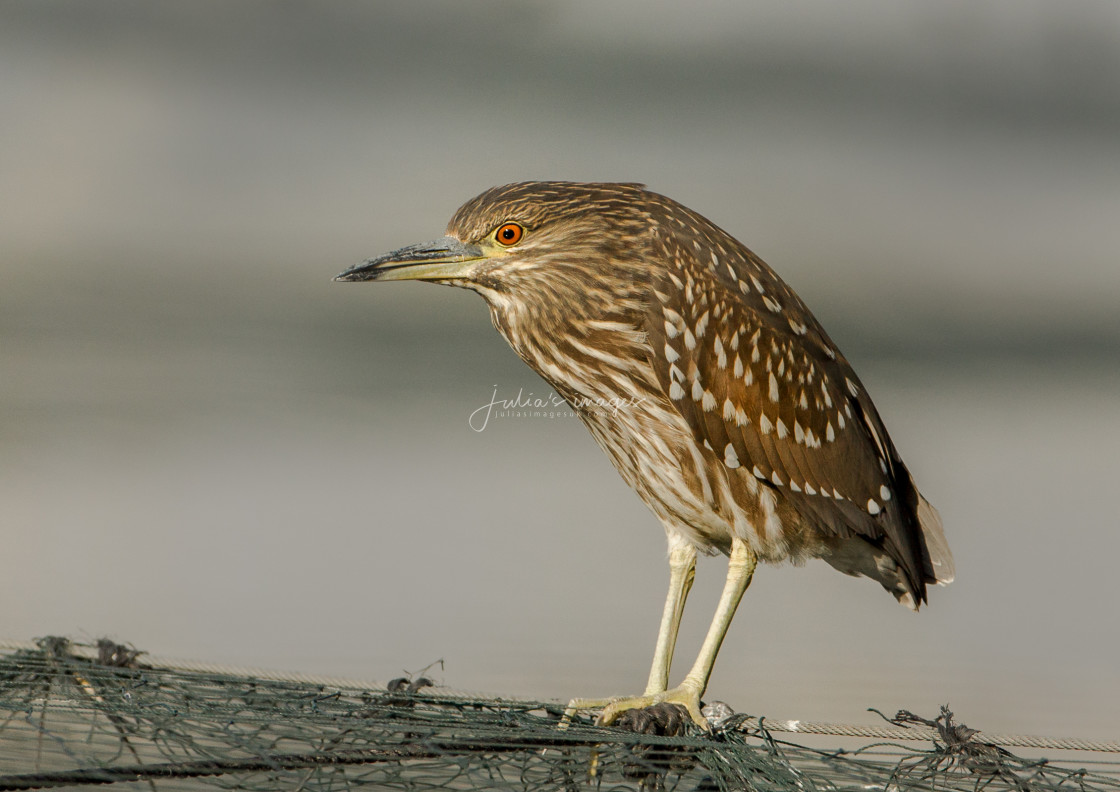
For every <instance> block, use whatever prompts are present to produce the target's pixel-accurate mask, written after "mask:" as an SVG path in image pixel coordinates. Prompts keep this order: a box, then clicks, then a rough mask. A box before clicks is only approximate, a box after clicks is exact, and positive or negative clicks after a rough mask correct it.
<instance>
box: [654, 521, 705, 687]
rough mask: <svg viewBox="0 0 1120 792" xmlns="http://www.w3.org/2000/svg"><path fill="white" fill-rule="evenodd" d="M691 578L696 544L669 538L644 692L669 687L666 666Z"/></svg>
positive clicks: (693, 570)
mask: <svg viewBox="0 0 1120 792" xmlns="http://www.w3.org/2000/svg"><path fill="white" fill-rule="evenodd" d="M695 578H696V546H695V545H693V544H692V543H691V542H685V541H683V540H678V541H673V540H670V547H669V593H668V594H667V595H666V597H665V610H664V612H662V614H661V627H660V629H658V631H657V647H656V648H655V649H654V650H653V666H652V667H651V668H650V669H649V682H647V683H646V695H647V696H649V695H652V694H654V693H664V692H665V689H666V688H667V687H669V668H670V667H671V666H672V665H673V651H674V650H675V649H676V646H677V633H678V632H679V631H680V627H681V616H683V615H684V603H685V601H686V600H687V599H688V592H689V591H691V590H692V581H693V580H694V579H695Z"/></svg>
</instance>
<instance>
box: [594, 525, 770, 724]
mask: <svg viewBox="0 0 1120 792" xmlns="http://www.w3.org/2000/svg"><path fill="white" fill-rule="evenodd" d="M757 562H758V559H757V558H756V557H755V554H754V552H753V551H752V550H751V549H750V548H749V547H748V546H747V543H746V542H744V541H743V540H741V539H733V540H732V541H731V559H730V561H729V562H728V565H727V581H726V582H725V583H724V584H723V594H722V595H720V598H719V605H718V606H717V607H716V615H715V617H714V618H713V619H712V626H711V627H709V628H708V635H707V637H705V638H704V644H703V646H701V647H700V654H699V655H698V656H697V658H696V662H695V663H694V664H693V666H692V670H691V671H689V672H688V675H687V676H686V677H685V678H684V681H683V682H681V684H680V685H679V686H677V687H675V688H673V689H672V690H667V691H665V692H664V693H654V694H646V695H644V696H636V697H634V698H628V699H626V698H624V699H618V700H616V701H612V702H611V703H610V704H608V705H607V706H606V707H604V709H603V712H602V713H601V714H600V715H599V719H598V723H599V724H600V725H604V726H605V725H608V724H610V723H613V722H614V721H615V719H617V718H618V716H619V715H621V714H622V713H623V712H625V711H626V710H628V709H638V708H641V707H649V706H651V705H653V704H661V703H663V702H668V703H670V704H680V705H681V706H683V707H684V708H685V709H687V710H688V714H689V716H690V717H691V718H692V720H693V722H695V723H696V724H697V725H698V726H701V727H703V728H707V721H706V720H705V719H704V716H703V715H701V714H700V696H702V695H703V694H704V690H705V689H706V688H707V687H708V678H709V677H710V676H711V675H712V666H713V665H715V662H716V655H717V654H718V653H719V647H720V645H721V644H722V643H723V638H724V636H725V635H726V634H727V628H728V626H729V625H730V624H731V617H732V616H734V615H735V609H736V608H737V607H738V606H739V601H740V600H741V599H742V598H743V593H744V592H745V591H746V590H747V586H749V585H750V582H751V577H752V576H753V575H754V568H755V565H756V564H757Z"/></svg>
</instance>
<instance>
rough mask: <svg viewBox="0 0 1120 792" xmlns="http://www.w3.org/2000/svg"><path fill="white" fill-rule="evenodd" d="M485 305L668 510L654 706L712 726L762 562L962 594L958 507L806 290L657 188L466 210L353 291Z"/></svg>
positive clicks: (899, 588) (575, 188)
mask: <svg viewBox="0 0 1120 792" xmlns="http://www.w3.org/2000/svg"><path fill="white" fill-rule="evenodd" d="M337 279H338V280H343V281H375V280H376V281H387V280H424V281H433V282H435V283H443V284H447V285H449V286H461V287H464V288H468V289H472V290H474V291H476V292H478V293H479V294H481V295H482V296H483V298H484V299H485V300H486V302H487V304H488V305H489V306H490V316H491V319H492V320H493V322H494V326H495V327H496V328H497V329H498V332H499V333H501V334H502V336H503V337H504V338H505V339H506V341H508V342H509V344H510V346H512V347H513V349H514V351H516V352H517V354H518V355H519V356H520V357H521V358H522V360H524V361H525V362H526V363H528V364H529V366H531V367H532V368H533V370H534V371H536V372H537V373H538V374H540V375H541V377H543V378H544V379H545V380H546V381H547V382H548V383H549V384H550V385H551V386H552V387H553V388H555V389H556V392H557V393H558V394H560V395H561V396H563V397H564V398H565V399H566V400H567V401H568V402H569V403H570V404H571V406H572V407H573V409H574V410H575V411H576V413H577V414H578V415H579V416H580V418H581V419H582V420H583V422H584V424H586V425H587V428H588V429H589V430H590V431H591V434H592V436H594V438H595V440H596V442H598V444H599V446H600V447H601V448H602V449H603V451H604V452H605V453H606V454H607V456H608V457H609V458H610V460H611V462H613V463H614V466H615V467H616V468H618V471H619V473H621V474H622V478H623V479H624V480H625V481H626V483H627V484H629V485H630V486H631V487H633V488H634V490H635V491H636V492H637V493H638V496H639V497H640V498H641V499H642V500H643V501H644V502H645V503H646V505H647V506H649V508H650V509H652V510H653V513H654V514H656V515H657V517H658V519H660V520H661V523H662V525H664V527H665V532H666V534H667V536H668V541H669V570H670V576H669V593H668V596H667V598H666V601H665V610H664V612H663V615H662V619H661V628H660V631H659V633H658V637H657V645H656V649H655V652H654V658H653V667H652V669H651V670H650V675H649V682H648V684H647V686H646V690H645V693H644V694H643V695H641V696H636V697H632V698H622V699H611V700H603V701H598V702H593V701H590V700H588V701H579V700H577V702H575V704H576V706H579V707H581V708H582V707H591V706H603V707H604V709H603V712H602V714H601V715H600V717H599V720H600V722H601V723H611V722H612V721H614V720H615V719H616V718H617V717H618V715H619V714H620V713H622V712H623V711H625V710H628V709H633V708H638V707H646V706H651V705H655V704H661V703H664V702H668V703H673V704H679V705H682V706H684V707H685V708H687V710H688V712H689V715H690V716H691V717H692V719H693V720H694V721H695V722H696V723H697V724H700V725H701V726H703V725H705V723H706V721H705V719H704V717H703V716H702V715H701V712H700V696H701V695H703V693H704V690H705V688H706V687H707V684H708V679H709V676H710V675H711V671H712V666H713V664H714V663H715V659H716V654H717V653H718V652H719V648H720V644H721V643H722V642H723V638H724V635H725V633H726V632H727V627H728V625H729V624H730V622H731V618H732V616H733V615H734V613H735V609H736V607H737V606H738V604H739V600H740V599H741V598H742V596H743V592H744V591H745V590H746V588H747V586H748V584H749V583H750V580H751V576H752V574H753V573H754V569H755V564H756V562H757V561H759V560H761V561H767V562H771V563H774V562H782V561H793V562H794V563H798V562H802V561H804V560H805V559H807V558H823V559H824V560H825V561H827V562H828V563H829V564H831V565H832V566H833V567H835V568H836V569H838V570H840V571H841V572H845V573H847V574H849V575H864V576H867V577H870V578H873V579H874V580H877V581H879V583H880V584H882V586H883V587H884V588H885V589H886V590H887V591H889V592H890V593H891V594H893V595H894V596H895V598H896V599H897V600H898V601H899V602H900V603H902V604H903V605H905V606H907V607H908V608H911V609H913V610H917V609H918V606H919V605H920V604H922V603H923V602H925V601H926V586H927V585H928V584H931V583H940V584H945V583H948V582H950V581H951V580H952V579H953V559H952V555H951V554H950V552H949V546H948V544H947V543H946V541H945V535H944V533H943V532H942V529H941V521H940V519H939V517H938V515H937V512H936V511H935V510H934V508H933V507H932V506H930V504H929V503H928V502H927V501H926V500H925V499H924V498H923V497H922V496H921V494H919V492H918V490H917V488H916V486H915V485H914V480H913V479H912V478H911V476H910V473H909V471H908V470H907V469H906V465H905V464H904V463H903V461H902V459H901V458H900V457H899V454H898V452H897V451H896V450H895V447H894V444H893V443H892V442H891V438H890V436H889V435H888V434H887V430H886V428H885V427H884V426H883V422H882V420H881V419H880V418H879V413H878V412H877V411H876V409H875V406H874V405H873V404H872V403H871V398H870V397H869V396H868V395H867V391H866V390H865V389H864V387H863V385H862V384H861V383H860V380H859V378H858V377H857V376H856V374H855V372H854V371H853V370H852V367H851V366H850V365H849V364H848V361H847V360H846V359H845V358H844V356H843V355H842V354H841V353H840V351H839V350H838V349H837V348H836V345H835V344H833V342H832V340H831V339H830V338H829V337H828V335H827V334H826V333H825V331H824V329H823V328H822V327H821V326H820V324H819V323H818V322H817V320H816V319H815V318H814V317H813V315H812V314H811V313H810V312H809V309H808V308H807V307H805V304H804V303H803V302H802V301H801V299H800V298H799V297H798V296H797V295H796V294H794V292H793V290H792V289H790V287H789V286H787V285H786V284H785V283H784V282H783V281H782V279H781V278H779V277H778V276H777V275H776V274H775V273H774V271H773V270H771V269H770V267H769V266H767V265H766V264H765V263H764V262H763V261H762V260H761V259H759V258H758V257H757V256H756V255H754V254H753V253H752V252H751V251H750V250H748V249H747V248H746V247H744V246H743V245H742V244H740V243H739V242H738V241H736V240H735V239H734V238H732V237H731V236H730V235H729V234H727V233H726V232H725V231H723V230H721V229H719V228H717V227H716V226H715V225H714V224H712V223H711V222H709V221H708V220H706V219H705V218H704V217H701V216H700V215H699V214H697V213H696V212H693V211H692V210H690V209H688V208H686V207H684V206H682V205H681V204H679V203H676V202H675V201H673V200H671V199H669V198H666V197H665V196H663V195H658V194H657V193H653V192H649V191H648V190H646V189H645V188H644V187H643V186H642V185H638V184H580V183H572V182H525V183H520V184H510V185H506V186H504V187H495V188H493V189H491V190H488V191H486V192H484V193H482V194H481V195H479V196H478V197H476V198H474V199H472V200H470V201H468V202H467V203H466V204H464V205H463V206H462V207H461V208H460V209H459V210H458V211H457V212H456V213H455V216H454V217H452V218H451V222H450V224H449V225H448V227H447V235H446V236H444V237H441V238H439V239H437V240H435V241H433V242H427V243H424V244H420V245H411V246H409V247H405V248H401V249H400V250H395V251H393V252H392V253H388V254H386V255H384V256H381V257H380V258H376V259H371V260H369V261H366V262H365V263H363V264H359V265H358V266H356V267H353V268H351V269H349V270H347V271H346V272H344V273H342V274H341V275H339V276H338V278H337ZM717 551H718V552H722V553H725V554H727V555H728V556H730V562H729V565H728V572H727V580H726V583H725V585H724V589H723V594H722V595H721V597H720V600H719V605H718V606H717V609H716V613H715V617H714V618H713V620H712V624H711V627H710V628H709V630H708V633H707V637H706V638H705V639H704V643H703V645H702V647H701V649H700V654H699V656H698V657H697V659H696V663H695V665H693V667H692V669H691V670H690V671H689V672H688V674H687V676H685V678H684V681H683V682H681V684H680V685H679V686H678V687H676V688H673V689H667V688H668V680H669V666H670V663H671V662H672V658H673V649H674V646H675V644H676V640H677V630H678V627H679V625H680V620H681V614H682V612H683V610H684V604H685V599H686V597H687V596H688V592H689V589H690V588H691V586H692V580H693V576H694V574H695V567H696V554H697V552H703V553H709V554H710V553H714V552H717Z"/></svg>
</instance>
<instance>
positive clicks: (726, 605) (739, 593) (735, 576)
mask: <svg viewBox="0 0 1120 792" xmlns="http://www.w3.org/2000/svg"><path fill="white" fill-rule="evenodd" d="M757 564H758V558H757V557H756V556H755V554H754V551H753V550H751V549H750V547H748V546H747V543H746V542H744V541H743V540H742V539H738V538H736V539H732V540H731V558H730V560H729V561H728V562H727V580H726V582H724V584H723V594H722V595H720V598H719V605H718V606H716V615H715V616H714V617H712V624H711V626H710V627H709V628H708V635H707V636H706V637H705V638H704V644H703V645H702V646H701V647H700V654H699V655H697V657H696V662H695V663H693V665H692V670H691V671H689V672H688V676H686V677H685V678H684V681H683V682H682V683H681V688H689V689H694V690H695V691H696V697H697V699H699V698H700V696H702V695H704V691H705V690H707V688H708V679H709V678H710V677H711V675H712V666H714V665H715V664H716V655H717V654H719V647H720V646H721V645H722V644H723V638H724V636H726V635H727V628H728V627H729V626H731V619H732V617H733V616H734V615H735V609H736V608H738V607H739V601H740V600H742V599H743V594H744V593H745V592H746V590H747V586H749V585H750V584H751V578H752V577H754V568H755V566H756V565H757Z"/></svg>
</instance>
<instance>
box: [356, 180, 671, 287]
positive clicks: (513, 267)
mask: <svg viewBox="0 0 1120 792" xmlns="http://www.w3.org/2000/svg"><path fill="white" fill-rule="evenodd" d="M655 199H660V196H655V195H654V194H653V193H650V192H647V191H646V190H645V189H644V188H642V186H641V185H637V184H583V183H577V182H521V183H518V184H509V185H505V186H503V187H495V188H493V189H490V190H487V191H486V192H484V193H482V194H481V195H479V196H477V197H475V198H472V199H471V200H470V201H468V202H467V203H465V204H464V205H463V206H461V207H460V208H459V210H458V211H457V212H456V213H455V216H454V217H452V218H451V222H450V223H449V224H448V226H447V232H446V235H445V236H442V237H440V238H438V239H434V240H432V241H430V242H424V243H421V244H418V245H409V246H408V247H403V248H400V249H399V250H394V251H392V252H391V253H386V254H385V255H383V256H380V257H378V258H373V259H370V260H368V261H365V262H363V263H361V264H358V265H357V266H355V267H351V268H350V269H348V270H346V271H345V272H343V273H342V274H341V275H339V276H338V277H337V278H335V280H340V281H389V280H421V281H433V282H436V283H444V284H448V285H451V286H463V287H466V288H470V289H474V290H475V291H478V292H480V293H482V294H483V296H485V297H487V299H488V300H490V301H491V302H492V303H493V302H494V301H495V299H497V300H505V299H514V300H516V299H518V298H529V297H531V296H532V294H543V293H551V294H553V295H554V296H555V295H556V293H557V292H565V291H567V289H566V288H565V287H566V286H572V287H575V290H576V291H578V292H581V293H586V292H587V291H588V287H589V286H598V287H600V289H605V290H607V291H610V290H611V286H612V282H616V281H617V280H618V279H621V280H622V281H623V282H626V281H629V282H633V281H634V279H635V278H640V277H641V266H642V264H643V261H644V259H643V254H644V250H645V245H646V242H647V241H648V234H649V228H650V220H649V213H648V211H647V209H648V205H649V203H650V201H651V200H655Z"/></svg>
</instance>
